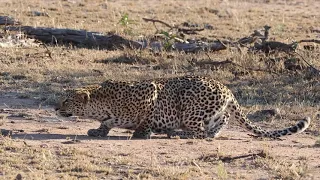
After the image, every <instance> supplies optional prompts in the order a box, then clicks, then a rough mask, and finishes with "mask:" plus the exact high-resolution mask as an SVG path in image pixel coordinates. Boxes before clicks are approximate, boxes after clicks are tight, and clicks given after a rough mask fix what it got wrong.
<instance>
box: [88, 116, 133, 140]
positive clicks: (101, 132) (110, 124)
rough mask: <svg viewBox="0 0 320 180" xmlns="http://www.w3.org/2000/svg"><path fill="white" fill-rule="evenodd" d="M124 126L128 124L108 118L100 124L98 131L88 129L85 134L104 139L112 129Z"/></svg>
mask: <svg viewBox="0 0 320 180" xmlns="http://www.w3.org/2000/svg"><path fill="white" fill-rule="evenodd" d="M125 124H128V122H127V121H124V120H120V119H118V118H112V117H109V118H106V119H104V120H103V121H102V122H101V124H100V127H99V128H98V129H89V130H88V132H87V134H88V136H92V137H106V136H107V135H108V133H109V131H110V130H111V129H112V128H114V127H123V126H125Z"/></svg>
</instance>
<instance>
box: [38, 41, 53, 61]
mask: <svg viewBox="0 0 320 180" xmlns="http://www.w3.org/2000/svg"><path fill="white" fill-rule="evenodd" d="M40 45H42V46H43V47H45V48H46V49H47V51H46V53H47V54H48V55H49V57H50V58H51V59H52V60H54V59H53V58H52V56H51V54H52V53H51V51H50V50H49V48H48V46H47V45H46V44H44V43H41V44H40Z"/></svg>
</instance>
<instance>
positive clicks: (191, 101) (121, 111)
mask: <svg viewBox="0 0 320 180" xmlns="http://www.w3.org/2000/svg"><path fill="white" fill-rule="evenodd" d="M56 111H57V114H59V115H61V116H65V117H67V116H83V117H88V118H93V119H96V120H99V121H100V122H101V125H100V127H99V128H98V129H90V130H89V131H88V135H89V136H101V137H104V136H107V134H108V132H109V131H110V129H111V128H114V127H119V128H126V129H133V130H135V132H134V134H133V136H134V137H137V138H148V137H149V136H150V134H151V132H157V133H166V134H168V136H180V137H181V138H206V137H216V136H217V135H218V134H219V132H220V130H221V129H222V128H223V127H224V126H225V125H226V124H227V123H228V121H229V119H231V120H235V121H236V122H238V124H239V125H241V126H242V127H244V128H245V129H247V130H249V131H250V132H252V133H254V134H255V135H257V136H261V137H268V138H278V137H281V136H286V135H291V134H296V133H300V132H302V131H304V130H305V129H306V128H307V127H308V126H309V124H310V118H305V119H303V120H301V121H299V122H298V123H297V124H296V125H294V126H292V127H288V128H285V129H281V130H275V131H267V130H264V129H262V128H261V127H259V126H256V125H254V124H253V123H252V122H251V121H250V120H249V119H247V117H246V116H245V114H244V113H243V112H242V110H241V108H240V106H239V104H238V102H237V100H236V99H235V97H234V95H233V94H232V92H231V91H230V90H229V89H228V88H227V87H226V86H224V85H223V84H221V83H220V82H218V81H215V80H213V79H210V78H205V77H194V76H186V77H177V78H171V79H157V80H149V81H141V82H118V81H106V82H104V83H102V84H100V85H97V86H88V87H83V88H78V89H72V90H67V91H66V93H65V96H64V98H63V99H62V100H61V103H60V105H59V106H58V107H57V108H56Z"/></svg>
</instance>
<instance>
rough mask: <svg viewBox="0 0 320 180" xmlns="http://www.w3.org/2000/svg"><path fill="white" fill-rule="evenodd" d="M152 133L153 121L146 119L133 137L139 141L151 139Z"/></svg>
mask: <svg viewBox="0 0 320 180" xmlns="http://www.w3.org/2000/svg"><path fill="white" fill-rule="evenodd" d="M151 133H152V120H151V119H146V120H143V121H142V122H140V124H139V126H138V127H137V128H136V130H135V131H134V133H133V135H132V137H133V138H139V139H150V137H151Z"/></svg>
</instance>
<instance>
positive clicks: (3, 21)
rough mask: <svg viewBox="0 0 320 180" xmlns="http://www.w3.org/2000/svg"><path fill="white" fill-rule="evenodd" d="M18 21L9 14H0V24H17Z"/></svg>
mask: <svg viewBox="0 0 320 180" xmlns="http://www.w3.org/2000/svg"><path fill="white" fill-rule="evenodd" d="M19 24H20V22H19V21H16V20H15V19H13V18H12V17H9V16H0V25H6V26H7V25H19Z"/></svg>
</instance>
